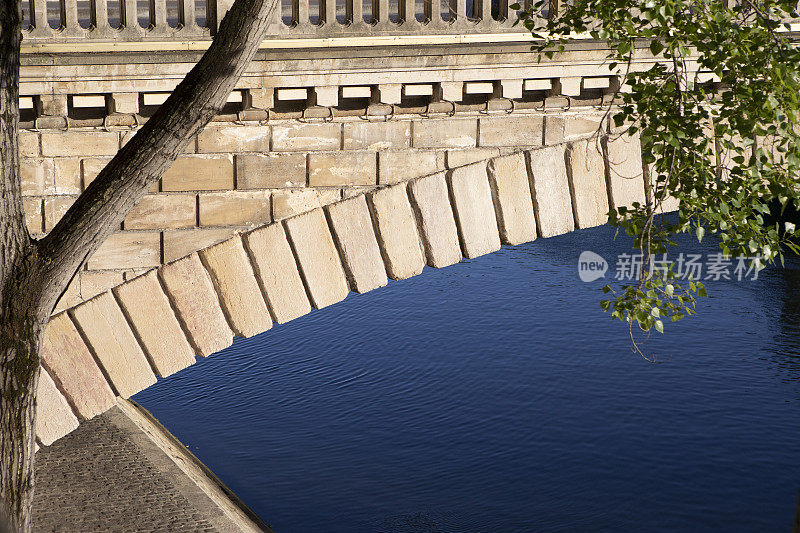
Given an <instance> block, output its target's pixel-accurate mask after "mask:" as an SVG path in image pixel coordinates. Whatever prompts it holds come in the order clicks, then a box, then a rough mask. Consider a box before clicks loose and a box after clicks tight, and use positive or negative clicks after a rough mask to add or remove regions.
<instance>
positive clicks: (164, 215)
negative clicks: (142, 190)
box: [125, 194, 197, 229]
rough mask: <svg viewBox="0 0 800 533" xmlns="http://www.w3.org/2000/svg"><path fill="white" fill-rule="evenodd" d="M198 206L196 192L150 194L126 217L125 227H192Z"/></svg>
mask: <svg viewBox="0 0 800 533" xmlns="http://www.w3.org/2000/svg"><path fill="white" fill-rule="evenodd" d="M196 207H197V197H196V196H195V195H194V194H149V195H147V196H145V197H144V198H142V200H141V201H140V202H139V203H138V204H137V205H136V207H134V208H133V209H132V210H131V212H130V213H129V214H128V216H127V217H126V218H125V229H174V228H192V227H194V226H195V225H196V223H197V214H196V212H195V209H196Z"/></svg>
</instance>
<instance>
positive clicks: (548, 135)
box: [543, 115, 566, 146]
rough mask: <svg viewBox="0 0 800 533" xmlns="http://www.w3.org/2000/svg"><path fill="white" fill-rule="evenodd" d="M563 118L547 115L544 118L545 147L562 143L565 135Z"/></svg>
mask: <svg viewBox="0 0 800 533" xmlns="http://www.w3.org/2000/svg"><path fill="white" fill-rule="evenodd" d="M565 133H566V131H565V123H564V117H558V116H554V115H547V116H545V117H544V140H543V143H544V145H545V146H550V145H553V144H559V143H562V142H564V135H565Z"/></svg>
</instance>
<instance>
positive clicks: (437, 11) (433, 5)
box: [423, 0, 442, 26]
mask: <svg viewBox="0 0 800 533" xmlns="http://www.w3.org/2000/svg"><path fill="white" fill-rule="evenodd" d="M423 5H424V9H425V20H426V21H427V22H428V24H433V25H436V26H438V25H439V24H441V22H442V0H424V4H423Z"/></svg>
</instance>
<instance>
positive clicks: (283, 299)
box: [243, 224, 311, 324]
mask: <svg viewBox="0 0 800 533" xmlns="http://www.w3.org/2000/svg"><path fill="white" fill-rule="evenodd" d="M243 237H244V241H245V243H246V244H247V249H248V250H249V251H250V257H251V258H252V260H253V267H254V270H255V273H256V277H257V278H258V280H259V282H260V283H261V288H262V289H263V290H264V294H265V295H266V297H267V303H268V304H269V308H270V310H271V311H272V316H273V317H274V318H275V321H276V322H278V323H279V324H283V323H285V322H288V321H290V320H294V319H295V318H298V317H301V316H303V315H305V314H307V313H308V312H309V311H311V304H310V303H309V301H308V296H307V295H306V290H305V288H304V287H303V280H302V279H300V272H299V271H298V270H297V262H296V261H295V258H294V255H293V254H292V249H291V247H290V246H289V241H288V240H287V239H286V233H285V231H284V229H283V225H282V224H271V225H269V226H266V227H263V228H259V229H257V230H254V231H252V232H250V233H246V234H245V235H244V236H243Z"/></svg>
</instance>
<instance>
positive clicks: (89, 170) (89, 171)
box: [81, 157, 111, 190]
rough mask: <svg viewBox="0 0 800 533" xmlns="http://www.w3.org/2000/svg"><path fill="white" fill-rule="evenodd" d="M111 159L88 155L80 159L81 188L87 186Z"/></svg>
mask: <svg viewBox="0 0 800 533" xmlns="http://www.w3.org/2000/svg"><path fill="white" fill-rule="evenodd" d="M109 161H111V159H108V158H106V159H103V158H97V157H89V158H85V159H82V160H81V177H82V180H83V189H84V190H86V187H88V186H89V184H90V183H91V182H93V181H94V179H95V178H96V177H97V175H98V174H100V171H101V170H103V169H104V168H105V167H106V165H107V164H108V162H109Z"/></svg>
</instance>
